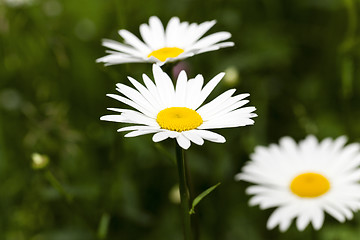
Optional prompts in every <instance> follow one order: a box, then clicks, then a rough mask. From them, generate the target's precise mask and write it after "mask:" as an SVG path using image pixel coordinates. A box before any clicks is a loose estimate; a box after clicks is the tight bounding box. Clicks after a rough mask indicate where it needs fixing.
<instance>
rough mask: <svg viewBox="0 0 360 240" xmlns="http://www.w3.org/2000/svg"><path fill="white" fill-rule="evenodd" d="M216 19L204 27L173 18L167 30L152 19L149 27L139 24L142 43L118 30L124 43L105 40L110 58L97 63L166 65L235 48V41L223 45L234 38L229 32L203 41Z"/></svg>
mask: <svg viewBox="0 0 360 240" xmlns="http://www.w3.org/2000/svg"><path fill="white" fill-rule="evenodd" d="M215 23H216V21H215V20H213V21H207V22H203V23H201V24H199V25H198V24H196V23H191V24H189V23H188V22H180V20H179V18H178V17H172V18H171V19H170V21H169V23H168V24H167V27H166V29H164V26H163V25H162V23H161V21H160V19H159V18H158V17H155V16H152V17H150V19H149V25H148V24H145V23H144V24H141V25H140V34H141V37H142V39H143V41H144V42H143V41H141V40H140V39H138V38H137V37H136V36H135V35H134V34H132V33H131V32H129V31H127V30H125V29H122V30H119V34H120V36H121V37H122V38H123V39H124V40H125V43H120V42H117V41H114V40H109V39H104V40H103V46H105V47H107V48H110V49H111V50H108V51H107V53H109V55H107V56H105V57H102V58H99V59H97V60H96V61H97V62H103V63H105V65H106V66H107V65H114V64H121V63H131V62H151V63H157V64H159V65H163V64H165V63H166V62H173V61H177V60H181V59H185V58H188V57H191V56H193V55H195V54H200V53H203V52H209V51H214V50H218V49H220V48H224V47H231V46H234V43H233V42H222V41H224V40H227V39H229V38H230V37H231V34H230V33H228V32H217V33H213V34H210V35H208V36H206V37H204V38H201V37H202V36H203V35H204V34H205V33H206V32H207V31H208V30H209V29H210V28H211V27H212V26H214V24H215Z"/></svg>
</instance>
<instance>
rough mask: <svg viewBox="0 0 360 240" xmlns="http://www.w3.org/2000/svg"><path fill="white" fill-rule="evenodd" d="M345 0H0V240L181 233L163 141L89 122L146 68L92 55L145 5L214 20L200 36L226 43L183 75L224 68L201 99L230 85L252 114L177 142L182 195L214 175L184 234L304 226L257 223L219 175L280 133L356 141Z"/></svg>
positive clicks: (354, 8) (175, 237)
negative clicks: (185, 182)
mask: <svg viewBox="0 0 360 240" xmlns="http://www.w3.org/2000/svg"><path fill="white" fill-rule="evenodd" d="M359 10H360V1H359V0H317V1H314V0H298V1H295V0H293V1H291V0H290V1H289V0H271V1H270V0H229V1H224V0H209V1H200V0H192V1H190V0H168V1H160V0H154V1H140V0H86V1H85V0H76V1H74V0H62V1H61V0H16V1H15V0H0V239H1V240H101V239H109V240H113V239H141V240H154V239H156V240H162V239H165V240H169V239H171V240H180V239H182V228H181V222H180V214H179V206H178V205H177V204H176V203H175V202H174V201H173V200H171V199H172V198H170V197H169V194H170V193H171V191H172V189H173V188H174V186H176V184H177V171H176V165H175V164H174V163H173V162H172V160H171V157H169V156H172V155H173V154H174V146H173V142H172V141H170V140H167V141H164V142H162V143H160V144H154V143H153V142H152V141H151V136H142V137H137V138H129V139H125V138H123V135H124V134H123V133H117V132H116V129H117V128H118V127H119V126H120V125H119V124H116V123H108V122H101V121H100V120H99V118H100V116H102V115H105V114H107V113H108V111H107V110H106V108H107V107H119V103H118V102H116V101H115V100H112V99H109V98H107V97H106V96H105V94H107V93H115V84H116V83H117V82H123V83H128V80H127V79H126V76H128V75H130V76H132V77H134V78H135V79H140V76H141V74H142V73H147V74H151V67H150V65H149V64H144V63H141V64H124V65H117V66H111V67H106V68H105V67H104V66H103V65H102V64H96V63H95V59H96V58H99V57H102V56H104V55H105V48H104V47H102V46H101V39H102V38H111V39H116V40H119V41H121V38H120V37H119V36H118V35H117V30H119V29H121V28H126V29H128V30H130V31H131V32H133V33H135V34H136V35H139V30H138V27H139V25H140V24H141V23H144V22H147V21H148V18H149V17H150V16H152V15H157V16H159V17H160V19H161V20H162V21H163V23H167V21H168V20H169V19H170V18H171V17H172V16H179V17H180V19H181V20H182V21H189V22H197V23H200V22H204V21H207V20H212V19H216V20H217V24H216V25H215V26H214V27H213V28H212V29H211V30H210V32H216V31H229V32H231V33H232V35H233V37H232V38H231V39H232V41H234V42H235V47H233V48H227V49H221V50H219V51H216V52H210V53H204V54H202V55H197V56H195V57H193V58H190V59H187V60H186V62H187V64H188V65H189V66H190V72H189V73H188V75H190V76H192V77H193V76H195V75H196V74H198V73H201V74H203V75H204V77H205V79H206V80H209V79H211V78H212V77H213V76H215V75H216V74H217V73H219V72H221V71H226V72H227V73H228V74H227V76H226V78H225V79H224V81H223V82H222V83H220V84H219V86H218V87H217V89H216V91H215V93H214V94H213V95H211V96H210V99H211V98H214V97H215V96H216V94H218V93H220V92H222V91H225V90H226V89H229V88H233V87H235V88H237V93H244V92H249V93H250V94H251V96H250V98H249V99H250V104H249V105H252V106H256V108H257V111H256V113H257V114H258V115H259V116H258V117H257V118H256V119H255V122H256V123H255V125H253V126H247V127H243V128H236V129H223V130H219V131H218V132H219V133H221V134H223V135H224V136H225V137H226V139H227V143H225V144H216V143H210V142H206V143H205V144H204V146H196V145H194V144H193V145H192V146H191V148H190V150H188V151H187V158H188V167H189V171H190V175H191V183H192V192H193V193H194V194H195V195H196V194H199V193H200V192H202V191H203V190H205V189H206V188H208V187H209V186H212V185H214V184H216V183H217V182H222V184H221V185H220V187H219V188H217V189H216V190H215V191H214V192H213V193H211V194H210V195H209V196H208V197H206V198H205V199H204V200H203V201H202V202H201V203H200V205H199V206H198V207H197V209H196V215H195V218H194V222H195V224H196V225H197V229H198V236H199V238H198V239H200V240H212V239H219V240H237V239H246V240H253V239H254V240H258V239H259V240H260V239H283V240H285V239H309V238H310V237H313V236H314V232H313V231H312V228H311V227H308V228H307V229H306V230H305V231H304V232H298V231H297V230H296V228H295V227H294V225H292V227H291V228H290V229H289V230H288V231H287V232H286V233H280V232H279V231H278V229H275V230H271V231H269V230H266V228H265V226H266V221H267V218H268V216H269V214H270V213H271V212H272V210H266V211H262V210H260V209H259V208H258V207H251V208H250V207H248V205H247V201H248V199H249V197H248V196H246V195H245V193H244V189H245V188H246V186H248V184H246V183H242V182H235V181H234V179H233V177H234V175H235V174H236V173H237V172H239V171H240V169H241V167H242V166H243V164H244V162H246V161H247V160H248V159H249V154H250V153H251V152H252V151H253V149H254V147H255V146H256V145H259V144H261V145H268V144H269V143H273V142H277V141H278V139H279V138H280V137H282V136H285V135H289V136H292V137H294V138H295V139H296V140H300V139H303V138H304V137H305V136H306V135H307V134H315V135H316V136H318V137H319V138H320V139H322V138H324V137H337V136H340V135H347V136H348V137H349V139H350V141H360V124H359V119H360V111H359V107H360V105H359V100H360V94H359V93H360V68H359V66H360V44H359V40H360V39H359V28H360V26H359V19H360V18H359V15H358V14H359ZM34 153H40V154H44V155H46V156H47V157H48V158H49V165H48V166H47V168H46V169H43V170H36V169H34V168H33V167H32V164H31V157H32V155H33V154H34ZM62 191H63V192H62ZM64 192H65V193H66V194H64ZM170 195H171V194H170ZM316 235H317V236H316V237H317V238H318V239H331V240H337V239H340V240H341V239H346V240H351V239H358V236H359V235H360V214H359V213H358V214H356V215H355V218H354V220H352V221H349V222H347V223H346V224H340V223H338V222H336V221H335V220H334V219H332V218H331V217H329V216H327V217H326V222H325V224H324V227H323V228H322V229H321V231H320V232H318V233H317V234H316Z"/></svg>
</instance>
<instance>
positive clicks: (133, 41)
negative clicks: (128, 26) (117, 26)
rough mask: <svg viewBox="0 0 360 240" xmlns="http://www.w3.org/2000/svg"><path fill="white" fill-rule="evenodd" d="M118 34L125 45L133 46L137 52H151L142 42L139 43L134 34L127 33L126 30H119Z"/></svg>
mask: <svg viewBox="0 0 360 240" xmlns="http://www.w3.org/2000/svg"><path fill="white" fill-rule="evenodd" d="M119 34H120V36H121V37H122V38H124V40H125V42H126V43H127V44H129V45H131V46H133V47H134V48H136V49H138V50H139V51H141V52H143V53H145V54H146V53H148V52H150V51H151V50H150V49H149V47H148V46H146V45H145V44H144V43H143V42H142V41H140V40H139V39H138V38H137V37H136V36H135V35H134V34H132V33H131V32H129V31H128V30H125V29H122V30H119Z"/></svg>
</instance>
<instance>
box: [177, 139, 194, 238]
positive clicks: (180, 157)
mask: <svg viewBox="0 0 360 240" xmlns="http://www.w3.org/2000/svg"><path fill="white" fill-rule="evenodd" d="M175 145H176V162H177V167H178V174H179V189H180V201H181V214H182V218H183V219H182V220H183V228H184V239H185V240H192V239H193V238H192V232H191V221H190V217H191V216H190V213H189V211H190V207H189V206H190V205H189V204H190V203H189V201H190V195H189V189H188V186H187V181H186V168H185V158H184V149H182V148H181V147H180V146H179V145H178V144H177V143H176V141H175Z"/></svg>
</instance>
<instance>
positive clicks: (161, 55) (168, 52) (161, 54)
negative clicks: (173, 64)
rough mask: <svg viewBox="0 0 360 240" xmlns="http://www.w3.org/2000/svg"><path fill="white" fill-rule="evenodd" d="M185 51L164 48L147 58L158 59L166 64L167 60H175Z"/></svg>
mask: <svg viewBox="0 0 360 240" xmlns="http://www.w3.org/2000/svg"><path fill="white" fill-rule="evenodd" d="M183 52H184V50H183V49H181V48H177V47H164V48H160V49H158V50H155V51H152V52H151V53H150V54H149V55H148V56H147V57H148V58H149V57H151V56H153V57H156V58H157V59H159V60H160V61H162V62H165V60H166V59H167V58H174V57H177V56H179V55H180V54H181V53H183Z"/></svg>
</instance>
